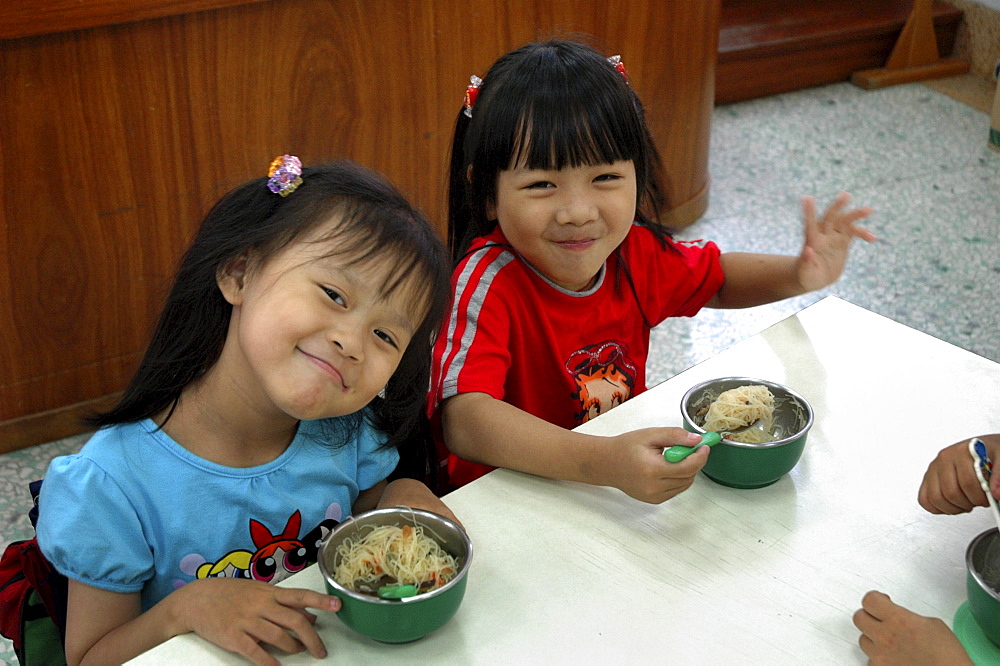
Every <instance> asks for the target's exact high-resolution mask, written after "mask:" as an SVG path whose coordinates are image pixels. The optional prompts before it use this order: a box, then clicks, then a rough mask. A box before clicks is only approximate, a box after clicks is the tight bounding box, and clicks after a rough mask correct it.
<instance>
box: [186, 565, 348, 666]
mask: <svg viewBox="0 0 1000 666" xmlns="http://www.w3.org/2000/svg"><path fill="white" fill-rule="evenodd" d="M174 594H183V595H184V596H185V597H186V598H185V602H184V605H183V608H184V609H185V613H184V618H185V624H186V625H187V628H188V630H189V631H193V632H194V633H196V634H198V635H199V636H201V637H202V638H204V639H205V640H207V641H209V642H211V643H214V644H215V645H218V646H219V647H222V648H225V649H227V650H230V651H232V652H235V653H237V654H241V655H243V656H244V657H246V658H247V659H249V660H250V661H252V662H253V663H254V664H257V665H258V666H278V664H279V662H278V660H277V659H275V658H274V657H273V656H272V655H270V654H268V653H267V651H266V650H265V649H264V648H263V647H262V644H268V645H273V646H274V647H276V648H278V649H279V650H282V651H283V652H286V653H288V654H296V653H299V652H302V651H303V650H308V651H309V654H311V655H312V656H313V657H315V658H317V659H322V658H324V657H326V654H327V652H326V647H325V646H324V645H323V641H322V639H320V637H319V634H317V633H316V630H315V629H314V628H313V624H314V623H315V622H316V616H315V615H313V614H312V613H310V612H309V611H308V610H306V609H307V608H315V609H319V610H325V611H331V612H336V611H339V610H340V605H341V604H340V599H338V598H337V597H334V596H330V595H326V594H322V593H320V592H315V591H313V590H307V589H302V588H288V587H280V586H277V585H270V584H268V583H264V582H262V581H256V580H235V581H234V580H228V579H227V580H223V579H219V578H205V579H201V580H196V581H192V582H191V583H188V584H187V585H184V586H182V587H181V588H179V589H178V590H177V592H175V593H174ZM178 601H179V600H178Z"/></svg>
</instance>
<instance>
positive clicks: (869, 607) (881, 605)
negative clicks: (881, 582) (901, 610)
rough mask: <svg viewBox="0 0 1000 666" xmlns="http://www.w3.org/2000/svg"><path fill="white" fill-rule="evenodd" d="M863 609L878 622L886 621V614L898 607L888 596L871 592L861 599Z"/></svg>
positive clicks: (876, 591)
mask: <svg viewBox="0 0 1000 666" xmlns="http://www.w3.org/2000/svg"><path fill="white" fill-rule="evenodd" d="M861 608H862V609H863V610H864V611H865V612H866V613H868V614H869V615H871V616H872V618H874V619H876V620H882V619H885V616H886V614H887V613H888V612H889V611H891V610H892V609H893V608H898V606H897V605H896V604H895V603H894V602H893V600H892V599H891V598H889V595H888V594H885V593H884V592H879V591H878V590H871V591H870V592H868V593H866V594H865V596H863V597H862V598H861Z"/></svg>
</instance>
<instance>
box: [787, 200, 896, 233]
mask: <svg viewBox="0 0 1000 666" xmlns="http://www.w3.org/2000/svg"><path fill="white" fill-rule="evenodd" d="M850 202H851V195H850V194H848V193H847V192H840V193H839V194H838V195H837V196H836V197H835V198H834V200H833V202H832V203H831V204H830V206H829V207H828V208H827V209H826V211H825V212H824V213H823V217H822V218H819V219H818V220H817V218H816V200H815V198H813V197H810V196H806V197H803V199H802V211H803V216H804V217H805V220H806V225H807V228H809V227H810V226H814V227H815V228H816V229H818V230H819V231H820V232H821V233H838V234H844V235H846V236H852V237H855V238H860V239H862V240H864V241H868V242H873V241H875V240H878V239H877V238H876V236H875V234H873V233H872V232H870V231H868V230H867V229H865V228H864V227H859V226H857V225H856V223H857V222H859V221H860V220H863V219H865V218H866V217H868V216H869V215H871V213H872V209H871V208H869V207H868V206H863V207H861V208H853V209H848V208H847V206H848V204H849V203H850Z"/></svg>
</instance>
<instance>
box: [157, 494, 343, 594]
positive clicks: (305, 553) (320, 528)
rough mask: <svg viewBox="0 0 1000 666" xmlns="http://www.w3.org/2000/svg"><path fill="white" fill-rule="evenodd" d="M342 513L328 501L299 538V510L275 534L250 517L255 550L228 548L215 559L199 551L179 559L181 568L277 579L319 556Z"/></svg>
mask: <svg viewBox="0 0 1000 666" xmlns="http://www.w3.org/2000/svg"><path fill="white" fill-rule="evenodd" d="M341 516H342V513H341V510H340V506H339V505H338V504H331V505H330V507H329V508H328V509H327V512H326V517H325V518H324V519H323V520H322V521H320V523H319V524H318V525H316V527H314V528H312V529H311V530H309V532H307V533H306V534H305V535H304V536H302V537H301V538H299V536H298V535H299V531H300V528H301V524H302V514H301V513H300V512H298V511H296V512H295V513H293V514H292V515H291V516H290V517H289V518H288V521H287V522H286V523H285V527H284V529H283V530H282V531H281V532H279V533H277V534H272V533H271V531H270V530H269V529H268V528H267V527H266V526H265V525H264V524H262V523H260V522H259V521H256V520H254V519H252V518H251V519H250V524H249V531H250V539H251V540H252V542H253V545H254V547H255V548H256V550H253V551H251V550H242V549H235V550H231V551H229V552H228V553H226V554H225V555H223V556H222V557H220V558H219V559H218V560H216V561H215V562H208V561H206V560H205V558H203V557H201V556H199V555H188V556H186V557H184V558H183V559H182V560H181V570H182V571H184V572H185V573H189V574H193V575H194V576H195V577H196V578H247V579H253V580H260V581H264V582H267V583H277V582H279V581H282V580H284V579H286V578H288V577H289V576H291V575H292V574H293V573H296V572H298V571H301V570H302V569H304V568H305V567H306V566H308V565H310V564H313V563H315V562H316V561H317V559H319V548H320V545H321V544H322V543H323V540H324V539H325V538H326V537H327V535H329V534H330V532H332V531H333V528H334V527H336V526H337V524H338V522H339V518H340V517H341ZM180 584H183V581H178V582H177V584H175V585H174V587H178V586H179V585H180Z"/></svg>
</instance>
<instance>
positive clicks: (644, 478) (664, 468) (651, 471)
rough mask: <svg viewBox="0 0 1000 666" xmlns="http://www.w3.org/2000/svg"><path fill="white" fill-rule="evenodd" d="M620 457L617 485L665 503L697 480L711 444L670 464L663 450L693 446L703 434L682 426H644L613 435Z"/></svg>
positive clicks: (647, 499)
mask: <svg viewBox="0 0 1000 666" xmlns="http://www.w3.org/2000/svg"><path fill="white" fill-rule="evenodd" d="M612 439H613V440H615V441H614V447H615V450H616V451H617V452H618V455H619V456H620V458H619V461H620V465H618V466H617V469H618V478H617V480H616V481H615V483H614V486H615V487H617V488H618V489H619V490H621V491H622V492H624V493H625V494H627V495H629V496H630V497H634V498H635V499H637V500H641V501H643V502H649V503H650V504H662V503H663V502H666V501H667V500H668V499H670V498H671V497H674V496H676V495H679V494H680V493H682V492H684V491H685V490H687V489H688V488H690V487H691V484H692V483H694V477H695V476H696V475H697V474H698V472H699V471H700V470H701V468H702V467H704V466H705V463H706V462H708V451H709V448H708V447H707V446H702V447H699V448H698V449H697V450H696V451H695V452H694V453H692V454H691V455H689V456H688V457H687V458H685V459H684V460H682V461H681V462H679V463H668V462H667V461H666V460H664V458H663V449H666V448H670V447H671V446H675V445H678V444H680V445H683V446H693V445H694V444H697V443H698V442H699V441H700V440H701V437H700V436H699V435H695V434H694V433H689V432H687V431H686V430H682V429H680V428H643V429H642V430H634V431H632V432H627V433H624V434H621V435H617V436H615V437H613V438H612Z"/></svg>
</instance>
